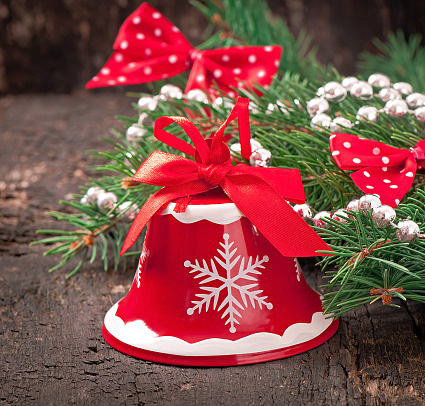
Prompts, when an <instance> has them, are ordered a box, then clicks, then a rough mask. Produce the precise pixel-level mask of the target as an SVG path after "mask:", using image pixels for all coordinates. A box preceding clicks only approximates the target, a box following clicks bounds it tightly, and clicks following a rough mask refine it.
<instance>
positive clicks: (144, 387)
mask: <svg viewBox="0 0 425 406" xmlns="http://www.w3.org/2000/svg"><path fill="white" fill-rule="evenodd" d="M129 105H130V103H129V99H126V98H125V97H123V96H117V95H115V94H110V93H99V94H90V95H75V96H15V97H6V98H3V99H0V109H2V111H3V112H4V113H5V114H3V115H2V117H1V120H2V121H1V122H0V134H1V136H0V137H1V141H2V146H1V148H0V173H1V174H2V176H1V180H0V240H1V241H0V292H1V294H0V403H1V404H24V403H28V402H29V403H30V404H40V405H49V404H52V405H56V404H58V405H59V404H61V405H62V404H93V405H96V404H108V405H119V404H129V405H133V404H134V405H136V404H145V405H155V404H158V405H164V404H172V405H181V404H185V405H210V404H211V405H227V404H237V405H271V404H276V405H291V406H293V405H331V404H333V405H418V406H419V405H423V404H425V372H424V365H425V354H424V351H425V340H424V337H425V306H424V305H422V304H419V303H416V302H412V303H409V304H408V305H402V307H401V308H400V309H392V308H389V307H384V306H382V305H381V304H380V303H375V304H374V305H371V306H368V307H366V306H363V307H361V308H359V309H357V310H355V311H352V312H350V313H349V314H346V315H344V316H343V317H342V319H341V324H340V327H339V330H338V333H337V334H336V335H335V336H334V337H333V338H332V339H331V340H329V341H328V342H327V343H325V344H323V345H322V346H320V347H318V348H315V349H313V350H311V351H309V352H307V353H304V354H300V355H297V356H294V357H292V358H288V359H284V360H278V361H273V362H268V363H263V364H257V365H249V366H242V367H228V368H182V367H174V366H167V365H159V364H154V363H150V362H145V361H142V360H137V359H134V358H131V357H128V356H126V355H123V354H121V353H119V352H117V351H115V350H114V349H112V348H111V347H110V346H109V345H108V344H106V343H105V341H104V340H103V338H102V335H101V326H102V320H103V317H104V314H105V313H106V311H107V310H108V309H109V308H110V306H111V305H112V304H113V303H115V302H116V301H117V300H119V299H120V298H121V297H122V296H124V295H125V293H126V291H127V290H128V288H129V286H130V283H131V281H132V278H133V274H134V272H133V270H129V271H128V272H118V273H115V272H113V271H108V272H103V270H102V266H101V264H94V265H92V266H90V265H89V264H87V265H86V266H85V267H84V269H83V270H82V271H81V272H80V273H78V274H77V275H76V276H75V277H73V278H72V279H71V280H69V281H66V280H65V278H64V277H65V275H66V271H70V270H71V269H72V268H71V267H69V268H68V269H66V270H65V271H57V272H56V273H54V274H52V275H48V274H47V273H46V270H47V269H48V268H49V267H50V266H53V265H54V264H55V263H56V262H57V259H56V258H49V257H48V258H46V257H43V256H42V253H43V250H44V248H43V247H38V246H37V247H29V246H28V243H29V242H30V241H32V240H34V239H36V238H37V237H36V235H35V230H36V229H38V228H40V227H52V226H57V224H56V223H53V222H52V221H51V220H49V219H48V218H47V217H46V216H45V215H44V212H45V211H46V210H52V209H58V208H59V204H58V201H59V199H62V198H63V197H64V196H65V195H66V194H68V193H71V192H77V191H78V186H79V185H80V184H82V183H84V181H85V180H87V179H88V174H89V172H88V171H87V166H88V165H89V164H90V163H91V161H90V159H89V158H88V157H87V156H86V155H84V154H83V151H84V150H86V149H94V148H102V147H105V145H104V143H103V142H102V141H99V140H98V139H97V136H98V135H106V134H107V132H108V128H110V127H111V126H112V125H114V120H113V118H112V117H113V116H114V115H115V114H130V115H131V114H133V113H132V110H131V108H130V106H129ZM304 268H305V274H306V277H307V279H308V281H309V283H310V284H311V285H312V286H315V287H317V286H318V285H320V284H321V283H322V279H321V275H320V272H319V271H318V270H317V269H315V268H314V267H313V266H312V263H311V261H310V262H309V261H307V262H306V263H305V264H304Z"/></svg>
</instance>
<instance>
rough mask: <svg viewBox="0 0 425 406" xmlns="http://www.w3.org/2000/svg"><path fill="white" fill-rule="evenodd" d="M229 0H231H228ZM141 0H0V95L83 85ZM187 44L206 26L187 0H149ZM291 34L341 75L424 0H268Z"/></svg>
mask: <svg viewBox="0 0 425 406" xmlns="http://www.w3.org/2000/svg"><path fill="white" fill-rule="evenodd" d="M235 1H236V0H235ZM241 1H243V0H241ZM141 2H142V0H103V1H99V0H1V1H0V93H3V94H4V93H9V94H10V93H12V94H13V93H27V92H55V93H63V92H71V91H74V90H78V89H82V88H83V87H84V84H85V83H86V82H87V81H88V80H89V79H90V78H91V77H92V76H93V75H94V74H95V73H96V72H97V71H98V69H99V68H100V67H101V66H102V65H103V63H104V62H105V61H106V59H107V57H108V56H109V55H110V53H111V50H112V44H113V41H114V39H115V36H116V34H117V32H118V29H119V27H120V25H121V23H122V22H123V21H124V19H125V18H126V17H127V16H128V15H129V14H130V13H131V12H132V11H134V10H135V9H136V8H137V7H138V6H139V5H140V4H141ZM150 3H151V4H152V5H153V6H154V7H156V8H158V9H159V10H160V11H161V12H162V13H163V14H165V15H166V16H167V17H168V18H169V19H170V20H171V21H173V22H174V23H175V24H176V25H177V26H178V27H180V29H181V30H182V31H183V33H184V34H185V35H186V36H187V38H188V39H189V40H190V41H191V42H192V43H193V44H196V43H199V42H200V36H201V34H202V33H203V30H204V28H205V27H206V25H207V21H206V20H205V18H204V17H203V16H202V15H201V13H199V12H198V11H197V10H196V9H195V8H194V7H192V6H191V5H190V4H189V2H188V0H150ZM268 3H269V5H270V7H271V9H272V10H273V11H274V12H275V13H277V14H278V15H280V16H282V17H283V18H285V20H286V21H287V23H288V26H289V27H290V29H291V31H292V32H293V33H294V34H295V35H297V34H298V33H299V31H300V29H302V28H305V29H306V30H307V32H308V33H309V34H310V36H311V37H312V39H313V43H314V45H316V46H317V47H318V50H319V52H318V56H319V59H320V61H321V62H324V63H332V64H334V65H335V66H336V67H337V68H338V69H339V70H340V71H341V72H342V73H344V74H351V73H354V70H355V61H356V56H357V55H358V53H359V52H361V51H363V50H373V49H374V47H373V45H372V43H371V39H372V38H374V37H378V38H381V39H385V38H386V37H387V35H388V33H390V32H391V31H395V30H396V29H398V28H400V29H402V30H403V31H404V32H405V34H406V35H410V34H412V33H422V32H424V27H425V1H423V0H269V1H268Z"/></svg>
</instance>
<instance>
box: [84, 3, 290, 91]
mask: <svg viewBox="0 0 425 406" xmlns="http://www.w3.org/2000/svg"><path fill="white" fill-rule="evenodd" d="M113 48H114V50H115V52H114V53H113V54H112V56H111V57H110V58H109V60H108V61H107V62H106V64H105V65H104V66H103V68H102V69H101V70H100V72H99V73H98V74H97V75H96V76H95V77H94V78H93V79H91V80H90V81H89V82H88V84H87V86H86V87H87V88H88V89H90V88H93V87H101V86H115V85H126V84H127V85H131V84H138V83H146V82H151V81H154V80H160V79H166V78H169V77H172V76H175V75H178V74H179V73H182V72H184V71H186V70H189V69H190V68H191V67H192V70H191V72H190V76H189V80H188V82H187V86H186V90H185V93H188V92H189V91H190V90H192V89H201V90H203V91H204V92H207V93H215V89H213V83H214V82H216V83H217V85H218V87H219V88H220V89H221V90H222V91H224V92H226V93H227V94H228V95H229V96H231V97H235V93H234V92H233V91H232V90H231V88H230V86H233V87H244V85H243V84H242V83H241V82H240V81H242V82H243V83H244V84H246V85H248V86H250V85H252V84H253V83H258V84H260V85H262V86H266V85H269V84H270V83H271V81H272V77H273V75H274V74H275V73H276V71H277V68H278V66H279V62H280V56H281V53H282V48H281V47H280V46H265V47H260V46H256V47H253V46H249V47H245V46H237V47H231V48H223V49H215V50H208V51H200V50H196V49H194V48H193V47H192V45H190V43H189V42H188V41H187V40H186V38H185V37H184V36H183V34H182V33H181V32H180V30H179V29H178V28H177V27H176V26H174V25H173V24H172V23H171V22H170V21H168V20H167V19H166V18H165V17H164V16H163V15H162V14H161V13H160V12H159V11H158V10H156V9H155V8H153V7H152V6H150V5H149V4H147V3H143V4H142V5H141V6H140V7H139V8H138V9H137V10H136V11H135V12H134V13H133V14H131V15H130V16H129V17H128V18H127V19H126V20H125V21H124V23H123V25H122V26H121V28H120V30H119V32H118V36H117V38H116V40H115V43H114V46H113ZM237 79H239V80H240V81H238V80H237Z"/></svg>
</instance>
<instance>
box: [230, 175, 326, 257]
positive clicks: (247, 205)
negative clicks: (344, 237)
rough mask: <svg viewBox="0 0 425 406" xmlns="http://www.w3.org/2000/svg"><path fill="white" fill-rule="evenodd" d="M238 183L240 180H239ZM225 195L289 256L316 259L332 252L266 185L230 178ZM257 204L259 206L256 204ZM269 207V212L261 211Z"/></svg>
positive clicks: (282, 252) (281, 251) (279, 249)
mask: <svg viewBox="0 0 425 406" xmlns="http://www.w3.org/2000/svg"><path fill="white" fill-rule="evenodd" d="M235 180H236V179H235ZM244 183H245V182H244ZM222 188H223V190H224V192H225V193H226V194H227V195H228V196H229V197H230V199H231V200H232V201H233V202H234V203H235V204H236V206H237V207H238V208H239V209H240V210H241V211H242V212H243V213H244V214H245V216H246V217H247V218H248V219H249V220H250V221H251V223H253V224H254V225H255V227H257V229H258V230H259V231H260V232H261V233H262V234H263V235H264V237H266V238H267V239H268V240H269V241H270V243H271V244H272V245H273V246H274V247H275V248H276V249H277V250H278V251H279V252H280V253H281V254H282V255H283V256H285V257H312V256H317V255H323V254H317V251H320V250H323V251H332V250H331V248H330V247H329V246H328V245H327V244H326V243H325V242H324V241H323V240H322V239H321V238H320V237H319V235H318V234H317V233H316V232H315V231H314V230H313V229H312V228H311V227H310V226H309V225H308V224H307V223H306V222H305V221H304V220H303V219H302V218H301V217H300V216H299V215H298V214H297V213H295V212H294V210H293V209H292V207H291V206H290V205H289V204H288V203H287V202H286V201H285V200H284V199H283V198H282V197H281V196H279V195H278V194H276V193H275V191H274V190H273V189H272V188H271V187H270V186H269V185H267V184H266V183H265V182H262V181H261V184H259V183H258V181H257V182H256V183H255V182H254V183H252V182H246V184H245V185H242V184H239V185H238V184H236V183H233V182H232V181H231V180H229V179H226V180H225V181H224V182H223V183H222ZM254 201H255V204H253V202H254ZM265 207H267V211H268V212H267V213H265V214H264V213H263V212H262V210H260V208H265Z"/></svg>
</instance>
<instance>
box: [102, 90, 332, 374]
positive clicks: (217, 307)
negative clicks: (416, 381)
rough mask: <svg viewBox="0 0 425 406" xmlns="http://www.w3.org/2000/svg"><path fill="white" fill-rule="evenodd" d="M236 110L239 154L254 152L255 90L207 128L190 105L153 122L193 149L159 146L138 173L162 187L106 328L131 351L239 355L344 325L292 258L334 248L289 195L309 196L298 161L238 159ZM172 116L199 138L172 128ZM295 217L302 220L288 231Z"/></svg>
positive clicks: (269, 354)
mask: <svg viewBox="0 0 425 406" xmlns="http://www.w3.org/2000/svg"><path fill="white" fill-rule="evenodd" d="M236 118H238V126H239V138H240V151H241V155H242V156H244V157H252V155H251V143H250V134H249V124H248V119H249V115H248V99H242V98H239V99H238V101H237V103H236V105H235V107H234V108H233V110H232V112H231V114H230V116H229V117H228V119H227V120H226V121H225V122H224V123H223V125H222V126H220V128H219V129H218V131H217V132H216V133H215V135H214V136H213V137H211V138H208V139H207V140H205V139H204V138H203V137H202V136H201V134H200V133H199V132H198V131H197V130H196V128H195V127H194V126H193V124H191V122H190V121H189V120H187V119H185V118H183V117H162V118H159V119H157V121H156V123H155V131H154V135H155V137H156V138H157V139H159V140H160V141H162V142H165V143H167V144H168V145H170V146H172V147H175V148H178V149H180V150H181V151H183V152H186V153H187V154H188V155H191V156H193V157H194V158H195V161H191V160H188V159H186V158H183V157H179V156H175V155H171V154H165V153H159V152H155V151H154V152H153V153H152V154H151V155H150V156H149V157H148V158H147V159H146V160H145V162H144V163H143V164H142V166H141V167H140V168H139V169H138V171H137V172H136V174H135V175H134V177H133V181H136V182H145V183H154V184H159V185H162V186H164V187H163V189H161V190H160V191H158V192H156V193H155V194H154V195H153V196H152V197H151V198H149V199H148V200H147V202H146V203H145V205H144V206H143V207H142V208H141V210H140V212H139V214H138V216H137V217H136V219H135V221H134V223H133V225H132V227H131V228H130V231H129V234H128V236H127V239H126V241H125V242H124V246H123V249H122V252H121V253H122V254H123V253H124V252H125V251H126V250H127V249H128V248H129V247H130V246H131V245H132V244H133V243H134V242H135V239H136V238H137V236H138V235H139V233H140V231H141V229H143V227H144V226H145V224H146V223H147V221H149V226H148V227H149V228H148V231H147V237H146V239H145V242H144V248H143V252H142V256H141V259H140V262H139V267H138V270H137V272H136V277H135V278H134V282H133V286H132V288H131V289H130V292H129V293H128V294H127V296H126V297H125V298H124V299H122V300H121V301H120V302H119V303H118V304H117V305H115V306H114V307H113V308H112V309H111V310H110V311H109V312H108V313H107V315H106V317H105V323H104V328H103V334H104V337H105V339H106V340H107V341H108V342H109V343H110V344H111V345H112V346H113V347H115V348H117V349H118V350H120V351H122V352H125V353H128V354H130V355H133V356H136V357H141V358H144V359H148V360H153V361H159V362H165V363H172V364H178V365H180V364H181V365H200V366H210V365H216V366H218V365H240V364H246V363H253V362H262V361H268V360H271V359H277V358H282V357H287V356H290V355H294V354H297V353H300V352H303V351H305V350H307V349H310V348H313V347H314V346H317V345H319V344H321V343H323V342H324V341H326V340H327V339H328V338H329V337H330V336H332V335H333V334H334V332H335V331H336V328H337V322H336V321H334V320H332V319H327V318H325V317H324V316H323V309H322V304H321V300H320V297H319V295H318V294H317V293H316V292H314V291H312V290H311V289H310V288H309V287H308V285H307V284H306V282H305V280H304V278H303V276H302V273H301V270H300V266H299V264H298V263H297V261H296V259H295V258H293V257H294V256H309V255H315V254H316V251H317V250H319V249H322V250H328V251H329V247H327V245H326V244H324V243H323V241H322V240H321V239H320V238H319V237H318V236H317V234H315V233H314V232H313V231H312V230H311V228H310V227H309V226H308V225H307V224H306V223H305V222H304V221H303V220H302V219H301V218H300V217H299V215H298V214H296V213H295V212H294V211H293V210H292V209H291V207H290V206H289V205H288V203H287V202H286V201H285V199H289V200H292V201H295V202H297V203H301V202H302V199H300V197H301V196H302V186H301V185H300V183H299V178H298V177H297V173H296V171H293V170H289V169H285V170H284V169H276V168H263V167H261V166H257V167H250V166H248V165H245V164H241V163H239V164H237V165H236V166H233V165H232V164H231V163H230V151H229V149H228V147H227V146H226V145H225V144H224V143H223V142H222V139H223V135H224V131H225V129H226V126H227V125H228V124H229V123H230V122H232V121H233V120H235V119H236ZM172 123H178V124H179V125H180V126H181V127H182V128H183V129H184V131H185V132H186V133H187V135H189V138H190V139H191V140H192V142H193V143H194V145H195V148H196V149H195V148H193V147H192V146H190V145H189V144H187V143H186V142H184V141H182V140H181V139H180V138H177V137H175V136H173V135H172V134H171V133H168V132H166V131H165V130H164V128H165V127H167V126H168V125H170V124H172ZM253 144H254V145H255V143H253ZM257 151H258V149H257ZM217 186H219V187H217ZM164 207H165V209H164ZM270 213H273V218H272V219H270ZM290 229H296V230H297V232H296V233H291V234H290V236H286V234H287V233H288V232H289V230H290ZM181 235H184V236H185V239H184V240H182V239H181ZM164 236H166V237H164ZM164 239H165V240H164ZM148 252H149V254H148ZM287 257H290V258H287ZM185 268H188V269H189V272H187V274H188V275H187V277H186V278H185V276H184V269H185ZM190 274H192V275H193V276H192V277H190ZM141 298H142V300H141ZM188 299H189V300H190V302H191V304H190V305H188V302H187V300H188ZM177 320H178V321H179V323H176V321H177ZM130 325H131V327H128V326H130Z"/></svg>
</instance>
